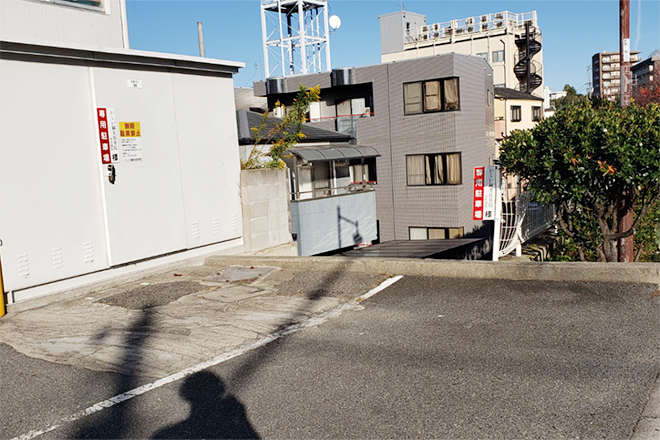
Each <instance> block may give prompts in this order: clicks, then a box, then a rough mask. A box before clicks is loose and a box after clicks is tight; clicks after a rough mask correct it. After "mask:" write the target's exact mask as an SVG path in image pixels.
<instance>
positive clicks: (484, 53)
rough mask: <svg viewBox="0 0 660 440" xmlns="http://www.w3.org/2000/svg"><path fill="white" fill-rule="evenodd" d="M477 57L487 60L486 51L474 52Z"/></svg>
mask: <svg viewBox="0 0 660 440" xmlns="http://www.w3.org/2000/svg"><path fill="white" fill-rule="evenodd" d="M476 55H477V56H478V57H481V58H483V59H484V60H486V61H488V52H480V53H478V54H476Z"/></svg>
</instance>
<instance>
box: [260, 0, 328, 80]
mask: <svg viewBox="0 0 660 440" xmlns="http://www.w3.org/2000/svg"><path fill="white" fill-rule="evenodd" d="M338 18H339V17H337V19H338ZM333 21H334V22H335V24H336V20H333ZM339 23H341V21H340V22H339ZM329 34H330V25H329V23H328V0H261V35H262V38H263V50H264V68H265V73H266V78H271V77H274V76H288V75H296V74H306V73H320V72H327V71H329V70H330V39H329Z"/></svg>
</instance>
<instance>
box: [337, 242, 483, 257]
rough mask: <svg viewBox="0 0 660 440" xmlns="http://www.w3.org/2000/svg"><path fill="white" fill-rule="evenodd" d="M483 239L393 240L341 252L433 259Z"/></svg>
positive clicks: (356, 254)
mask: <svg viewBox="0 0 660 440" xmlns="http://www.w3.org/2000/svg"><path fill="white" fill-rule="evenodd" d="M483 240H486V239H485V238H454V239H451V240H394V241H386V242H385V243H380V244H376V245H373V246H369V247H365V248H358V249H354V250H352V251H348V252H343V253H342V254H341V255H343V256H346V257H379V258H433V257H435V256H439V254H442V253H445V252H449V251H458V250H460V249H461V248H464V247H470V246H472V245H474V244H476V243H477V242H479V241H483Z"/></svg>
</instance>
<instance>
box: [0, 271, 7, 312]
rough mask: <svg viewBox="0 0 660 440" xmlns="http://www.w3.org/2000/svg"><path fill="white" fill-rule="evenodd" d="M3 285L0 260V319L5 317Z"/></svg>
mask: <svg viewBox="0 0 660 440" xmlns="http://www.w3.org/2000/svg"><path fill="white" fill-rule="evenodd" d="M5 313H7V309H6V308H5V285H4V284H3V283H2V260H1V259H0V317H2V316H5Z"/></svg>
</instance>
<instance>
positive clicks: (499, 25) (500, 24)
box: [495, 21, 504, 28]
mask: <svg viewBox="0 0 660 440" xmlns="http://www.w3.org/2000/svg"><path fill="white" fill-rule="evenodd" d="M502 26H504V23H502V22H501V21H498V22H497V23H495V27H498V28H501V27H502Z"/></svg>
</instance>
